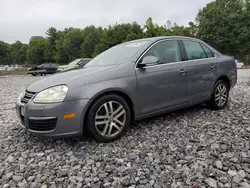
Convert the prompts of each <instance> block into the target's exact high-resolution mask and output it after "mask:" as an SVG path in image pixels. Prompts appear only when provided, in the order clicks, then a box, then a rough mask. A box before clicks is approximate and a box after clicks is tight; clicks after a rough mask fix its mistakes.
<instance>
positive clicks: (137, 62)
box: [135, 39, 183, 69]
mask: <svg viewBox="0 0 250 188" xmlns="http://www.w3.org/2000/svg"><path fill="white" fill-rule="evenodd" d="M165 41H176V43H177V46H178V49H179V54H180V61H176V62H172V63H163V64H158V65H152V66H149V67H155V66H161V65H168V64H173V63H180V62H183V60H182V58H183V56H182V51H181V48H180V43H179V41H180V40H178V39H162V40H158V41H155V42H154V43H153V44H151V45H150V46H149V47H148V48H147V49H146V50H145V51H144V52H143V53H142V54H141V55H140V56H139V58H138V59H137V61H136V62H135V69H139V68H138V64H139V63H140V61H141V60H142V57H143V56H144V55H145V54H146V53H147V52H148V51H149V50H150V49H151V48H153V47H154V46H155V45H156V44H158V43H160V42H165ZM144 68H147V67H144Z"/></svg>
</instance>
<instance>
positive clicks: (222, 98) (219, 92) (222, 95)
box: [215, 84, 228, 106]
mask: <svg viewBox="0 0 250 188" xmlns="http://www.w3.org/2000/svg"><path fill="white" fill-rule="evenodd" d="M227 97H228V96H227V87H226V86H225V85H224V84H219V85H218V86H217V88H216V90H215V102H216V104H217V105H218V106H223V105H224V104H225V103H226V102H227Z"/></svg>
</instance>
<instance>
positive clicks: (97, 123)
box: [87, 94, 131, 143]
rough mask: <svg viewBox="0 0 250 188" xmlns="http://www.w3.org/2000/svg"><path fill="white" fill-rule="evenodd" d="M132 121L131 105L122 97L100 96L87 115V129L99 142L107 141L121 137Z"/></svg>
mask: <svg viewBox="0 0 250 188" xmlns="http://www.w3.org/2000/svg"><path fill="white" fill-rule="evenodd" d="M110 106H112V109H113V110H111V107H110ZM112 111H113V113H112ZM107 112H109V115H107ZM130 123H131V110H130V108H129V105H128V104H127V102H126V101H125V100H124V99H123V98H122V97H120V96H118V95H113V94H112V95H106V96H103V97H101V98H99V99H98V100H97V101H96V102H95V103H94V104H93V105H92V106H91V108H90V110H89V113H88V115H87V129H88V131H89V133H90V134H91V136H92V137H93V138H94V140H95V141H97V142H104V143H107V142H112V141H114V140H117V139H119V138H120V137H121V136H122V135H123V134H124V133H125V131H126V129H127V127H128V126H129V124H130ZM118 128H119V129H118Z"/></svg>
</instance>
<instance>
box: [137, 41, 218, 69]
mask: <svg viewBox="0 0 250 188" xmlns="http://www.w3.org/2000/svg"><path fill="white" fill-rule="evenodd" d="M166 40H175V41H178V43H179V50H180V49H181V45H183V46H182V48H184V51H183V52H181V51H180V53H183V54H182V55H184V57H185V56H186V59H184V60H181V61H178V62H173V63H165V64H159V65H152V66H149V67H143V68H144V69H148V68H154V67H158V66H164V65H173V64H179V63H190V62H195V61H204V60H209V59H216V58H217V56H216V55H215V53H214V52H213V51H212V50H211V49H210V48H209V49H210V50H211V51H212V52H213V54H214V57H209V58H203V59H192V60H188V59H187V54H186V53H187V52H186V49H185V46H184V43H183V41H193V42H198V43H200V42H199V41H196V40H190V39H162V40H158V41H155V42H154V43H153V44H151V45H150V46H149V47H148V48H147V49H146V50H145V51H144V52H143V53H142V54H141V55H140V56H139V58H138V59H137V60H136V62H135V69H136V70H137V69H141V68H139V67H138V64H139V61H140V60H141V58H142V56H144V55H145V53H147V51H148V50H150V49H151V48H152V47H153V46H154V45H155V44H157V43H159V42H162V41H166ZM202 44H203V43H202Z"/></svg>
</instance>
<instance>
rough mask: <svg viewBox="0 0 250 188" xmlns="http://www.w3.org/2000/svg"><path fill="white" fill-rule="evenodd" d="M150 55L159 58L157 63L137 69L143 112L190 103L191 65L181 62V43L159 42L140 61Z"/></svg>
mask: <svg viewBox="0 0 250 188" xmlns="http://www.w3.org/2000/svg"><path fill="white" fill-rule="evenodd" d="M146 56H155V57H157V58H158V59H159V61H158V63H157V64H155V65H151V66H146V67H143V68H136V75H137V83H138V91H137V103H138V105H139V108H140V109H139V110H140V115H145V114H150V113H152V112H157V111H161V110H168V109H172V108H176V107H178V106H185V105H187V104H189V103H190V93H189V84H188V79H187V77H188V67H187V64H186V63H185V62H182V61H181V54H180V50H179V44H178V42H177V41H175V40H164V41H160V42H157V43H156V44H154V45H153V46H152V47H151V48H150V49H149V50H148V51H147V52H146V53H145V54H144V55H143V56H142V57H141V59H140V60H139V62H138V63H140V62H141V61H142V59H143V58H144V57H146Z"/></svg>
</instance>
